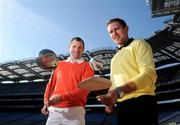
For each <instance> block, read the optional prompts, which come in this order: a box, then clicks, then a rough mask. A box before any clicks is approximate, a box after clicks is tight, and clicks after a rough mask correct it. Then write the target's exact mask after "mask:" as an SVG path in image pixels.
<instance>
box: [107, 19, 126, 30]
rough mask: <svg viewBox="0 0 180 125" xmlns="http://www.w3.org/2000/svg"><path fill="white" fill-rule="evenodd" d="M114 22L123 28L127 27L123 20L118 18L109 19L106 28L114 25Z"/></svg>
mask: <svg viewBox="0 0 180 125" xmlns="http://www.w3.org/2000/svg"><path fill="white" fill-rule="evenodd" d="M114 22H118V23H119V24H121V25H122V26H123V28H125V27H126V26H127V24H126V22H125V21H124V20H123V19H120V18H113V19H110V20H109V21H108V22H107V26H108V25H109V24H111V23H114Z"/></svg>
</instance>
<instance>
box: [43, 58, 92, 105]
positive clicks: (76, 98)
mask: <svg viewBox="0 0 180 125" xmlns="http://www.w3.org/2000/svg"><path fill="white" fill-rule="evenodd" d="M92 76H94V70H93V69H92V68H91V67H90V65H89V63H88V62H85V61H83V62H81V63H77V62H75V63H71V62H67V61H60V62H59V63H58V66H57V68H56V69H55V70H54V73H53V75H52V78H51V79H50V80H49V82H48V84H47V86H46V90H45V94H44V101H47V100H48V95H49V91H50V97H51V96H55V95H60V96H61V102H60V103H59V104H57V105H54V107H62V108H66V107H74V106H83V107H84V106H85V103H86V101H87V95H88V91H87V90H82V89H78V88H77V85H78V84H79V82H80V81H82V80H84V79H86V78H88V77H92Z"/></svg>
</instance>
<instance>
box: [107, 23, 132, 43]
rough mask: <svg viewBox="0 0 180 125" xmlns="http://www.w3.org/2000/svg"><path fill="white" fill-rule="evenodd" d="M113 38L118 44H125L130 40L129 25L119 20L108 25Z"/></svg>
mask: <svg viewBox="0 0 180 125" xmlns="http://www.w3.org/2000/svg"><path fill="white" fill-rule="evenodd" d="M107 29H108V32H109V35H110V37H111V39H112V40H113V41H114V43H115V44H117V45H122V44H124V42H125V41H127V40H128V27H127V26H126V27H124V28H123V26H122V25H121V24H120V23H119V22H113V23H111V24H109V25H108V27H107Z"/></svg>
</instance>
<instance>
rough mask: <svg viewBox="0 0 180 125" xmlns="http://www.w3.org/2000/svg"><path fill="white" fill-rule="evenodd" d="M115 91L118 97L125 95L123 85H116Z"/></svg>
mask: <svg viewBox="0 0 180 125" xmlns="http://www.w3.org/2000/svg"><path fill="white" fill-rule="evenodd" d="M115 91H116V93H117V95H118V98H122V97H123V96H124V92H123V91H122V90H121V87H116V89H115Z"/></svg>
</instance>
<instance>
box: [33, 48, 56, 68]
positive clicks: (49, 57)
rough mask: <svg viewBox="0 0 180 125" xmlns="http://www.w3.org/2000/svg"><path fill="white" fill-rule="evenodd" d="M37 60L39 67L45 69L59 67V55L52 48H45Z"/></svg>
mask: <svg viewBox="0 0 180 125" xmlns="http://www.w3.org/2000/svg"><path fill="white" fill-rule="evenodd" d="M36 62H37V64H38V66H39V67H41V68H42V69H45V70H53V69H55V68H56V67H57V62H58V59H57V56H56V54H55V53H54V52H53V51H52V50H50V49H43V50H41V51H40V52H39V55H38V57H37V58H36Z"/></svg>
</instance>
